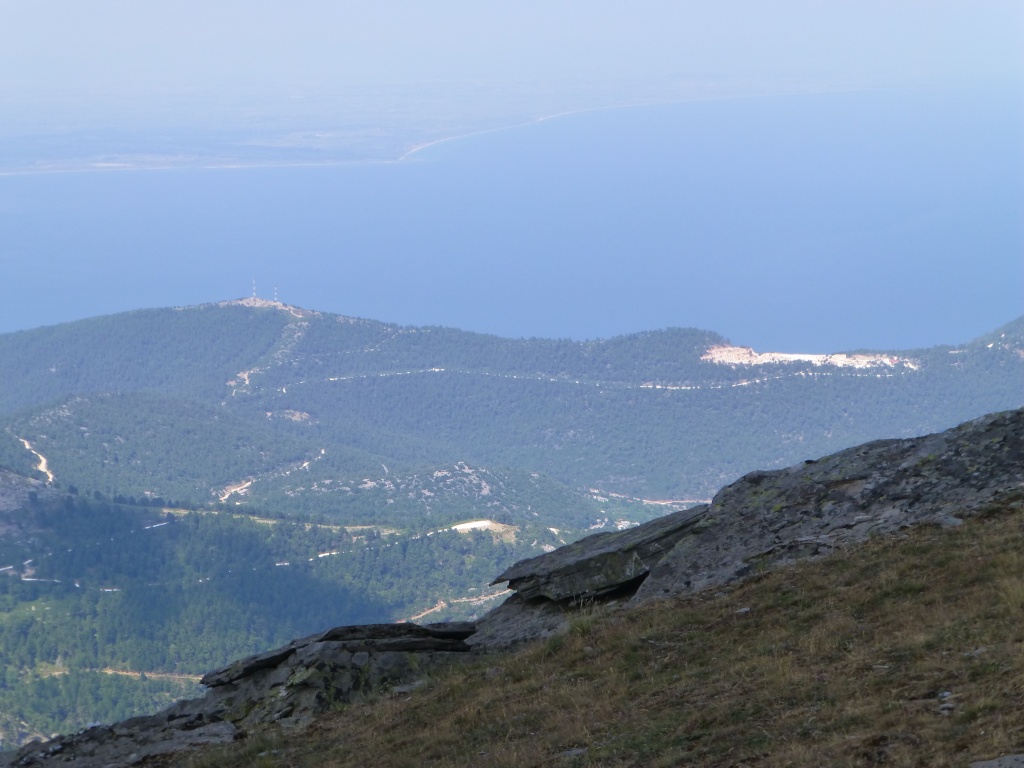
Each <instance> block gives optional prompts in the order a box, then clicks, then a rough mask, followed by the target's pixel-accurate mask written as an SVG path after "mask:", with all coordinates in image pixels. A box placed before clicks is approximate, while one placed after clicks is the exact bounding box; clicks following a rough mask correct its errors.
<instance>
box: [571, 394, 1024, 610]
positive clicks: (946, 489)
mask: <svg viewBox="0 0 1024 768" xmlns="http://www.w3.org/2000/svg"><path fill="white" fill-rule="evenodd" d="M1000 503H1009V504H1016V505H1024V409H1022V410H1017V411H1004V412H1002V413H995V414H990V415H988V416H983V417H982V418H980V419H975V420H973V421H969V422H966V423H964V424H961V425H960V426H958V427H955V428H953V429H950V430H947V431H945V432H941V433H938V434H934V435H928V436H925V437H919V438H912V439H906V440H879V441H875V442H871V443H866V444H864V445H861V446H857V447H855V448H850V449H847V450H845V451H840V452H838V453H834V454H832V455H830V456H825V457H824V458H821V459H818V460H816V461H806V462H804V463H802V464H798V465H797V466H795V467H790V468H788V469H782V470H777V471H772V472H751V473H750V474H748V475H745V476H744V477H742V478H740V479H739V480H737V481H736V482H735V483H732V484H731V485H728V486H726V487H725V488H723V489H722V490H721V491H719V492H718V494H717V495H716V496H715V498H714V499H713V500H712V502H711V505H710V506H709V507H708V509H707V510H706V511H705V513H704V516H703V520H702V521H701V524H700V525H699V526H696V527H693V528H690V529H688V530H687V531H685V532H684V535H683V536H681V537H680V538H679V540H678V542H677V543H676V544H675V546H674V547H673V549H672V551H671V552H669V553H668V554H666V555H665V556H664V557H663V558H662V559H661V560H660V561H659V562H658V563H657V565H656V566H655V567H654V568H653V569H652V570H651V574H650V576H649V577H648V578H647V579H646V581H644V583H643V584H642V585H640V587H639V589H638V590H637V593H636V595H635V596H634V598H633V601H634V602H635V603H639V602H643V601H645V600H650V599H652V598H659V597H670V596H672V595H675V594H682V593H690V592H696V591H699V590H701V589H705V588H707V587H711V586H715V585H721V584H726V583H729V582H731V581H735V580H737V579H742V578H744V577H746V576H749V575H750V574H752V573H755V572H758V571H760V570H764V569H767V568H772V567H777V566H780V565H785V564H788V563H792V562H794V561H795V560H798V559H802V558H807V557H820V556H824V555H827V554H830V553H831V552H834V551H835V550H836V549H839V548H841V547H844V546H847V545H849V544H851V543H854V542H858V541H863V540H864V539H866V538H868V537H869V536H872V535H876V534H887V533H893V532H895V531H898V530H900V529H903V528H907V527H909V526H912V525H919V524H929V523H930V524H933V525H941V526H943V527H948V526H955V525H958V524H959V523H960V522H961V521H962V519H963V518H964V517H968V516H971V515H975V514H978V513H980V512H983V511H985V510H986V509H988V508H991V507H993V506H994V505H996V504H1000ZM552 554H554V553H552Z"/></svg>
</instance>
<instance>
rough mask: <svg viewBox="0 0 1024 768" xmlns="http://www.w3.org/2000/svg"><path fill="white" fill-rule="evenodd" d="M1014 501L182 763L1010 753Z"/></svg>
mask: <svg viewBox="0 0 1024 768" xmlns="http://www.w3.org/2000/svg"><path fill="white" fill-rule="evenodd" d="M1019 507H1020V505H1019V504H1018V505H1017V509H1016V510H1011V509H1009V508H1002V509H1000V510H996V511H993V512H992V513H991V514H989V515H987V516H985V517H983V518H980V519H974V520H972V521H970V522H968V523H967V524H965V525H964V526H962V527H961V528H958V529H955V530H938V529H935V528H921V529H918V530H914V531H912V532H909V533H908V534H907V535H904V536H900V537H897V538H890V539H878V540H874V541H871V542H869V543H867V544H866V545H863V546H862V547H859V548H856V549H853V550H850V551H848V552H846V553H843V554H840V555H836V556H834V557H833V558H830V559H828V560H824V561H819V562H814V563H810V562H807V563H802V564H800V565H798V566H795V567H792V568H788V569H785V570H781V571H776V572H773V573H770V574H766V575H763V576H761V577H759V578H757V579H755V580H753V581H751V582H748V583H746V584H743V585H740V586H738V587H736V588H734V589H731V590H728V591H727V592H726V593H717V594H703V595H699V596H696V597H691V598H686V599H682V600H678V601H674V602H664V603H658V604H653V605H647V606H644V607H642V608H640V609H637V610H633V611H614V610H612V611H609V612H605V611H602V612H600V613H592V614H590V615H587V614H583V615H581V616H580V617H578V618H577V619H576V620H575V621H574V623H573V629H572V631H571V632H570V633H569V634H568V635H566V636H564V637H559V638H554V639H551V640H548V641H545V642H542V643H539V644H536V645H534V646H532V647H529V648H525V649H523V650H522V651H520V652H519V653H517V654H514V655H509V656H495V657H491V658H489V659H485V660H483V661H481V662H479V663H475V664H474V665H471V666H466V667H460V668H456V669H453V670H450V671H448V672H447V673H443V674H438V675H436V676H435V678H434V679H433V680H432V681H431V682H430V683H429V684H428V685H427V686H424V687H423V688H420V689H418V690H416V691H415V692H413V693H412V694H404V695H396V696H385V697H381V698H379V699H377V700H375V701H371V702H367V703H361V704H356V705H351V706H349V707H346V708H345V709H343V710H341V711H339V712H337V713H334V714H332V715H330V716H329V717H326V718H324V719H322V720H321V721H319V722H318V723H317V724H316V725H315V726H314V727H313V728H312V729H311V730H309V731H306V732H304V733H302V734H300V735H296V736H292V737H290V738H289V737H286V736H280V735H276V734H273V733H267V734H263V735H256V736H254V737H251V738H250V739H249V740H248V741H246V742H242V743H240V744H238V745H236V746H234V747H233V748H231V749H230V750H227V751H224V750H223V749H216V750H211V751H207V752H205V753H200V754H198V755H194V756H193V757H192V758H190V762H188V763H187V764H189V765H190V766H192V768H209V766H213V765H217V766H228V767H230V766H271V765H273V766H277V765H282V766H284V765H287V766H366V765H374V766H412V765H437V766H509V767H511V766H516V768H520V767H521V766H540V765H544V766H676V765H707V766H726V765H738V764H744V765H765V766H819V765H830V766H862V765H876V764H882V763H884V764H886V765H892V766H911V765H914V766H925V765H926V766H964V765H966V764H967V763H968V762H969V761H970V760H973V759H981V758H989V757H994V756H997V755H1000V754H1005V753H1012V752H1019V751H1021V749H1022V747H1024V715H1022V714H1021V706H1022V704H1024V653H1022V650H1024V623H1022V622H1021V613H1022V610H1024V552H1022V548H1021V542H1022V538H1024V513H1022V512H1021V510H1020V508H1019ZM746 609H749V610H746ZM177 764H181V761H180V760H179V761H178V763H177Z"/></svg>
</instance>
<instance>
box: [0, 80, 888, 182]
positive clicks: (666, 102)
mask: <svg viewBox="0 0 1024 768" xmlns="http://www.w3.org/2000/svg"><path fill="white" fill-rule="evenodd" d="M878 90H885V89H884V88H881V87H863V86H862V87H842V88H826V89H810V90H804V89H790V90H779V91H771V92H761V93H741V94H730V95H718V96H708V95H700V96H691V97H683V98H679V97H675V98H668V99H649V100H640V101H631V102H625V103H616V104H606V105H601V106H596V107H581V108H578V109H567V110H563V111H561V112H553V113H550V114H543V115H540V116H538V117H534V118H530V119H528V120H522V121H519V122H514V123H509V124H506V125H498V126H493V127H490V128H481V129H477V130H473V131H464V132H460V133H455V134H452V135H450V136H442V137H440V138H435V139H430V140H429V141H422V142H419V143H417V144H414V145H413V146H412V147H410V148H408V149H405V150H404V151H402V152H401V154H399V155H398V156H397V157H384V158H372V157H368V158H364V159H353V160H322V161H313V162H274V161H267V162H245V161H224V162H217V161H212V162H209V161H208V162H195V163H187V162H186V163H182V164H169V163H163V164H153V165H132V164H128V163H95V164H93V165H78V166H76V165H69V166H66V167H60V166H56V167H52V168H21V169H19V168H8V169H4V168H0V178H11V177H17V176H53V175H57V174H83V173H128V172H140V171H154V172H156V171H238V170H259V169H285V168H340V167H354V166H360V165H397V164H400V163H404V162H408V161H410V159H415V158H414V155H417V154H418V153H420V152H422V151H423V150H426V149H429V148H430V147H434V146H437V145H439V144H447V143H450V142H454V141H459V140H462V139H468V138H472V137H474V136H483V135H486V134H490V133H499V132H502V131H510V130H515V129H519V128H529V127H531V126H535V125H539V124H540V123H545V122H548V121H550V120H557V119H560V118H565V117H572V116H574V115H583V114H588V113H592V112H610V111H613V110H623V109H636V108H640V107H659V106H670V105H681V104H697V103H705V102H717V101H735V100H739V99H753V98H778V97H791V96H816V95H822V94H829V93H858V92H867V91H878ZM98 165H102V166H105V167H96V166H98Z"/></svg>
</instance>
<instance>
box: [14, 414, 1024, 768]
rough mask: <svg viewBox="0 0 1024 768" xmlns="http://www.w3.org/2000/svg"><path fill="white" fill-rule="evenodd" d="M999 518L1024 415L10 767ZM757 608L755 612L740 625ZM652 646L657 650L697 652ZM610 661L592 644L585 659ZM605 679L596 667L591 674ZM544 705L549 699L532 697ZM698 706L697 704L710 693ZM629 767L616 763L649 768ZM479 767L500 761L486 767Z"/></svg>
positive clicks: (210, 734)
mask: <svg viewBox="0 0 1024 768" xmlns="http://www.w3.org/2000/svg"><path fill="white" fill-rule="evenodd" d="M994 510H999V512H1000V514H1003V515H1005V514H1010V513H1012V514H1017V513H1019V512H1022V511H1024V409H1020V410H1014V411H1004V412H1000V413H994V414H990V415H987V416H984V417H982V418H979V419H975V420H973V421H969V422H966V423H964V424H961V425H960V426H958V427H955V428H953V429H950V430H947V431H945V432H941V433H938V434H933V435H928V436H925V437H918V438H910V439H898V440H879V441H874V442H870V443H866V444H864V445H860V446H857V447H855V448H850V449H848V450H844V451H840V452H838V453H834V454H832V455H829V456H825V457H823V458H819V459H817V460H809V461H805V462H803V463H800V464H798V465H796V466H793V467H789V468H787V469H781V470H776V471H770V472H752V473H750V474H748V475H746V476H744V477H742V478H741V479H739V480H738V481H736V482H734V483H732V484H730V485H728V486H726V487H725V488H723V489H722V490H720V491H719V492H718V494H717V495H715V497H714V499H713V500H712V501H711V503H709V504H705V505H700V506H696V507H693V508H690V509H685V510H680V511H677V512H673V513H671V514H669V515H666V516H664V517H662V518H659V519H657V520H654V521H652V522H649V523H646V524H643V525H640V526H637V527H634V528H631V529H628V530H624V531H616V532H608V533H598V534H595V535H592V536H590V537H588V538H585V539H582V540H580V541H577V542H575V543H573V544H570V545H568V546H565V547H562V548H561V549H558V550H555V551H553V552H550V553H548V554H545V555H541V556H538V557H534V558H531V559H528V560H524V561H521V562H519V563H516V564H515V565H513V566H512V567H511V568H509V569H507V570H506V571H505V572H504V573H502V574H500V575H498V576H497V578H496V579H495V583H502V582H507V583H508V586H509V588H510V589H511V590H512V591H513V592H514V594H512V595H511V596H510V597H509V598H508V599H507V600H506V601H505V602H504V603H503V604H502V605H500V606H498V607H497V608H495V609H494V610H492V611H491V612H490V613H488V614H486V615H485V616H483V617H482V618H481V619H480V620H479V621H477V622H476V623H457V624H455V623H453V624H435V625H425V626H418V625H415V624H398V625H368V626H364V627H339V628H336V629H332V630H328V631H326V632H324V633H321V634H319V635H315V636H312V637H308V638H304V639H302V640H296V641H295V642H293V643H290V644H289V645H287V646H284V647H282V648H279V649H276V650H274V651H270V652H268V653H263V654H259V655H257V656H254V657H251V658H249V659H243V660H241V661H238V662H235V663H234V664H231V665H229V666H228V667H225V668H224V669H222V670H218V671H215V672H211V673H210V674H208V675H207V676H206V677H205V678H204V679H203V683H204V684H205V685H206V686H207V687H208V688H209V692H208V693H207V694H206V696H204V697H202V698H199V699H195V700H191V701H183V702H179V703H178V704H176V705H174V706H172V707H171V708H169V709H167V710H165V711H164V712H161V713H159V714H156V715H152V716H148V717H140V718H134V719H132V720H129V721H126V722H123V723H119V724H116V725H113V726H97V727H93V728H90V729H88V730H86V731H83V732H81V733H78V734H74V735H69V736H60V737H58V738H56V739H53V740H52V741H49V742H46V743H38V742H36V743H32V744H29V745H27V746H25V747H23V748H22V749H21V750H19V751H18V752H16V753H13V754H9V755H4V756H3V757H0V765H9V766H43V765H51V764H52V765H56V764H59V763H63V762H74V764H75V765H76V766H86V767H88V766H101V765H102V766H119V765H139V764H143V765H145V764H150V765H157V764H159V765H167V764H169V763H167V762H166V760H168V759H170V758H168V756H171V755H175V754H178V753H179V752H181V751H184V750H193V749H196V748H198V747H202V746H204V745H208V744H214V743H223V742H233V741H238V740H243V739H247V738H250V737H252V735H253V734H257V733H262V732H263V731H264V730H265V729H266V728H267V727H268V726H271V725H276V726H286V727H287V726H296V727H299V726H306V725H308V724H309V723H311V722H312V721H314V720H315V719H316V718H319V717H321V716H322V715H324V713H327V712H328V711H329V710H332V709H336V708H337V706H338V705H339V704H342V703H346V702H351V701H354V700H358V699H360V698H361V697H364V696H365V695H367V694H370V693H373V692H380V691H391V692H392V693H395V692H398V693H400V694H402V695H408V694H411V692H412V691H413V690H414V689H416V688H417V686H420V685H421V684H422V682H423V680H424V678H425V676H426V673H427V672H428V671H429V670H431V669H433V670H435V671H436V670H439V669H440V668H441V667H444V666H450V665H452V664H456V663H457V664H462V663H464V662H465V661H466V660H472V659H480V658H483V659H490V660H493V659H500V658H503V656H501V655H497V654H499V653H501V654H504V653H505V652H507V651H508V650H509V649H511V648H513V647H514V646H521V645H523V644H527V643H530V642H532V641H538V640H543V639H545V638H547V640H546V641H545V642H547V643H548V645H547V650H546V651H545V654H544V659H549V658H550V657H551V655H552V654H553V653H554V654H556V656H555V658H557V650H558V648H559V647H560V646H559V645H558V644H557V643H552V642H551V640H552V639H554V638H558V637H565V636H572V634H573V633H574V632H576V633H577V634H582V632H583V629H582V627H583V624H581V617H593V616H595V615H596V614H595V611H596V609H597V608H598V607H600V606H601V605H602V604H603V605H606V606H608V611H609V612H608V614H607V615H608V616H620V617H621V616H625V615H630V614H632V613H633V612H641V611H647V612H648V614H646V615H650V616H658V615H659V613H660V614H664V613H665V612H670V611H672V610H674V606H675V605H676V602H675V600H677V599H678V598H680V597H685V596H698V597H699V596H700V595H705V594H712V593H714V594H725V591H728V590H732V589H736V588H738V587H737V585H739V584H740V583H741V582H751V581H756V579H752V577H759V578H760V577H764V575H765V574H770V573H772V572H773V571H777V570H779V569H780V568H783V567H786V566H790V565H793V564H796V563H806V562H807V561H814V560H824V559H825V558H826V556H828V555H830V554H833V553H836V552H838V551H840V550H847V549H850V548H852V546H853V545H855V544H858V543H861V542H865V541H867V540H869V539H871V540H874V541H879V540H888V539H889V538H891V535H893V534H897V533H899V532H903V531H905V530H906V529H916V530H921V529H925V528H928V527H931V528H932V529H933V530H941V529H951V528H959V527H961V526H963V525H965V523H969V522H970V520H971V518H979V519H980V518H985V516H986V515H989V514H990V513H993V511H994ZM921 588H922V589H923V588H924V587H923V586H922V587H921ZM894 594H895V593H894ZM893 599H895V598H893ZM1018 602H1019V600H1018ZM749 610H750V609H749V608H742V607H741V608H740V609H737V610H733V611H732V614H734V615H735V614H744V613H745V612H747V611H749ZM588 620H589V619H588ZM651 621H652V622H653V621H654V619H651ZM722 631H723V632H727V631H729V629H728V627H726V628H725V629H723V630H722ZM737 631H739V630H737ZM859 631H860V630H859ZM863 631H864V632H866V631H867V630H866V629H864V630H863ZM647 642H648V643H654V644H655V645H657V646H658V647H659V648H662V647H664V648H669V647H675V646H679V645H685V643H683V642H681V641H679V642H669V641H662V640H653V639H650V638H648V640H647ZM1018 642H1019V640H1018ZM587 648H589V650H587ZM598 652H599V651H597V650H595V649H594V648H593V647H592V646H590V645H588V646H586V647H585V648H584V647H582V646H581V649H580V650H579V654H577V655H580V656H581V657H582V656H586V655H587V654H591V655H593V654H596V653H598ZM666 652H667V651H666ZM973 652H974V651H972V653H973ZM976 652H977V654H979V655H983V654H984V653H985V652H986V651H985V649H984V648H982V649H980V650H977V651H976ZM574 653H575V652H574ZM960 656H963V654H960ZM566 658H567V659H568V657H566ZM714 661H715V659H710V661H709V662H708V663H711V662H714ZM485 663H491V664H493V663H494V662H493V661H490V662H485ZM545 663H547V662H545ZM565 663H566V664H568V663H569V661H568V660H567V661H566V662H565ZM637 663H638V664H639V663H640V662H639V661H638V662H637ZM950 663H952V662H950ZM878 664H881V665H882V667H884V668H886V669H888V665H887V664H885V663H882V662H878ZM877 666H878V665H877V664H876V667H877ZM495 669H497V667H495ZM876 671H877V670H876ZM437 674H440V672H437ZM487 674H488V675H490V672H488V673H487ZM498 674H499V673H498V672H495V673H494V675H498ZM600 674H601V672H600V670H599V669H597V668H594V669H592V670H591V672H590V673H589V676H590V677H594V676H598V677H599V676H600ZM817 674H818V677H819V682H821V680H824V678H825V676H826V673H825V672H823V671H819V672H818V673H817ZM488 679H490V678H488ZM639 679H640V678H637V681H639ZM636 684H637V685H639V684H640V683H639V682H637V683H636ZM705 684H707V685H712V684H713V681H710V680H709V681H706V682H705ZM544 688H545V689H546V688H547V686H546V685H545V686H544ZM447 695H448V696H449V697H451V696H457V695H458V693H457V689H455V688H453V687H451V686H449V689H448V693H447ZM545 695H547V694H545V693H544V691H540V690H538V691H537V692H536V693H535V694H534V698H536V697H543V696H545ZM689 695H691V696H693V697H699V696H700V692H699V690H697V689H694V690H692V691H691V692H690V694H689ZM921 696H922V697H923V698H922V699H921V700H922V701H925V700H927V701H931V700H932V699H935V701H936V702H938V703H936V705H935V711H936V712H937V713H938V714H936V717H940V716H943V717H944V716H948V715H950V713H954V712H956V711H957V710H956V707H957V706H958V704H957V703H956V701H955V696H956V694H955V693H951V692H949V691H945V690H937V691H931V690H930V689H929V690H928V691H925V692H923V693H922V694H921ZM393 700H394V699H389V701H393ZM398 704H400V702H398V703H396V705H395V706H398ZM915 706H916V705H915ZM929 706H930V705H929ZM510 716H511V715H510ZM973 716H974V717H977V716H979V715H978V714H975V715H973ZM709 717H710V715H709ZM1018 719H1019V718H1018ZM509 727H510V728H511V727H512V726H511V725H510V726H509ZM524 727H526V726H524ZM530 727H535V726H530ZM594 727H595V728H596V727H597V726H596V725H595V726H594ZM807 727H808V728H810V727H811V726H810V725H808V726H807ZM510 732H511V731H510ZM897 736H899V734H896V735H895V736H892V737H891V739H896V741H895V742H892V741H883V742H880V743H879V744H877V745H875V746H873V747H871V750H873V751H872V752H871V754H872V755H874V756H873V757H871V758H870V759H868V757H864V760H862V761H860V762H851V763H849V764H850V765H853V764H858V765H859V764H865V765H866V764H876V763H881V762H885V761H886V755H887V754H889V752H888V751H887V750H892V749H897V747H898V746H899V745H898V744H896V742H898V741H899V738H897ZM693 738H694V739H698V738H699V734H695V735H694V736H693ZM886 738H887V739H888V738H890V737H886ZM900 738H902V737H900ZM908 738H909V737H908ZM894 744H895V745H896V746H894ZM908 744H910V742H908ZM904 746H906V745H904ZM911 746H912V745H911ZM676 748H677V749H682V747H680V746H678V745H677V747H676ZM907 748H908V749H909V748H910V747H907ZM638 749H639V748H638ZM965 749H966V747H965ZM483 754H484V753H481V755H483ZM680 754H683V753H682V752H680ZM865 754H867V753H865ZM893 754H895V752H894V753H893ZM584 755H586V748H585V747H577V746H574V745H572V744H569V745H566V746H565V749H564V752H562V753H559V754H558V755H556V757H555V758H552V764H554V762H557V761H559V760H561V761H564V762H558V763H557V764H559V765H562V764H565V765H577V764H579V765H582V764H584V763H579V762H572V760H573V759H577V758H579V759H583V756H584ZM858 759H859V758H858ZM631 760H633V758H626V760H625V762H615V763H614V764H615V765H633V764H650V763H646V762H644V761H643V760H640V762H636V761H633V762H631ZM637 760H639V758H637ZM161 761H163V762H161ZM428 762H429V761H428ZM544 762H545V763H546V762H548V761H546V760H545V761H544ZM744 762H747V761H744ZM753 762H758V761H756V760H755V761H753ZM174 764H178V763H177V762H175V763H174ZM211 764H212V763H211ZM247 764H254V765H255V764H259V765H263V764H277V763H275V762H273V760H271V762H268V763H257V762H253V763H247ZM446 764H447V763H446ZM452 764H453V765H454V764H459V765H461V764H472V761H470V762H453V763H452ZM477 764H499V763H497V762H495V763H490V762H489V761H488V759H487V758H486V756H485V757H481V759H480V760H479V761H478V763H477ZM500 764H503V765H504V764H514V763H500ZM521 764H525V763H521ZM531 764H532V763H531ZM586 764H590V763H586ZM601 764H602V765H603V764H608V765H611V764H613V763H612V762H607V763H601ZM664 764H666V765H668V764H670V763H664ZM673 764H679V763H673ZM686 764H693V763H686ZM702 764H704V763H702ZM706 764H715V765H718V764H722V765H725V764H731V763H729V761H728V760H727V759H726V758H725V757H723V758H721V759H720V760H719V759H717V758H716V759H711V758H708V762H707V763H706ZM758 764H761V762H758ZM764 764H772V763H770V761H768V762H764ZM805 764H811V763H809V762H808V763H805ZM844 764H846V763H844ZM929 764H930V763H929ZM992 764H993V765H995V764H996V763H992ZM1004 764H1006V765H1009V764H1011V763H1004ZM1013 764H1017V763H1013ZM978 765H984V764H983V763H978Z"/></svg>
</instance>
